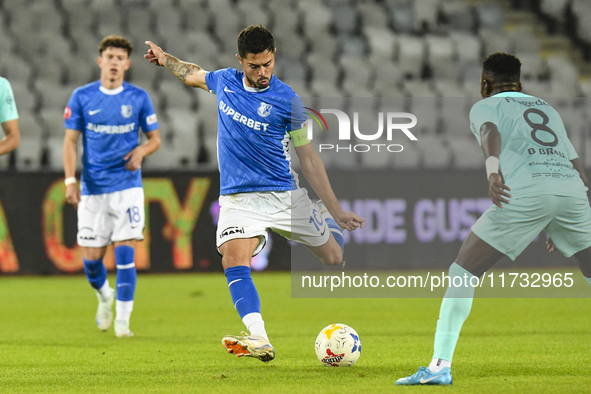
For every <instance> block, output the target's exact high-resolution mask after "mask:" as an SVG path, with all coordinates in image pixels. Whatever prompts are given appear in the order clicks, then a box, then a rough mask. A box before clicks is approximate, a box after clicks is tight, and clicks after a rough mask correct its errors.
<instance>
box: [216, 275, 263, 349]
mask: <svg viewBox="0 0 591 394" xmlns="http://www.w3.org/2000/svg"><path fill="white" fill-rule="evenodd" d="M225 274H226V278H227V280H228V288H229V289H230V295H231V296H232V302H234V307H235V308H236V310H237V311H238V314H239V315H240V318H241V319H242V322H243V323H244V325H245V326H246V329H247V330H248V331H249V332H250V334H251V335H260V336H262V337H264V338H265V339H267V340H268V337H267V333H266V331H265V322H264V321H263V317H262V316H261V301H260V299H259V294H258V292H257V289H256V287H255V286H254V283H253V281H252V277H251V276H250V268H249V267H246V266H243V265H240V266H237V267H230V268H228V269H226V271H225Z"/></svg>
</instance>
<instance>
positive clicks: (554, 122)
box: [470, 92, 587, 198]
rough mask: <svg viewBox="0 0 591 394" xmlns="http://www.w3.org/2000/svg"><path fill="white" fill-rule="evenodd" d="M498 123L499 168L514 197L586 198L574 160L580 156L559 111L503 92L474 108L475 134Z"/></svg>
mask: <svg viewBox="0 0 591 394" xmlns="http://www.w3.org/2000/svg"><path fill="white" fill-rule="evenodd" d="M486 122H490V123H494V124H495V125H496V126H497V128H498V130H499V133H500V134H501V154H500V157H499V169H500V171H501V173H502V175H503V177H504V179H505V184H506V185H507V186H509V187H510V188H511V191H510V192H509V193H510V194H511V196H512V197H513V198H516V197H522V196H531V195H540V194H554V195H558V196H580V195H581V194H585V193H586V191H587V187H586V186H585V185H584V183H583V180H582V179H581V177H580V175H579V172H578V171H577V170H576V169H575V168H574V167H573V165H572V163H571V160H574V159H576V158H577V157H578V155H577V153H576V152H575V148H574V147H573V145H572V143H571V142H570V140H569V139H568V137H567V135H566V130H565V128H564V123H563V122H562V118H561V117H560V115H559V114H558V112H557V111H556V110H555V109H554V108H552V107H551V106H550V105H549V104H548V103H547V102H546V101H544V100H542V99H539V98H537V97H533V96H529V95H527V94H523V93H520V92H503V93H499V94H497V95H494V96H492V97H489V98H486V99H484V100H481V101H479V102H478V103H476V104H474V106H473V107H472V110H471V111H470V124H471V129H472V133H474V136H476V139H477V140H478V143H479V144H481V145H482V143H481V141H480V128H481V127H482V125H483V124H484V123H486Z"/></svg>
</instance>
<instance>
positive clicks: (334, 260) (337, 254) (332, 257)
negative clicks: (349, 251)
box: [321, 247, 343, 265]
mask: <svg viewBox="0 0 591 394" xmlns="http://www.w3.org/2000/svg"><path fill="white" fill-rule="evenodd" d="M321 260H322V263H323V264H324V265H338V264H341V263H342V262H343V251H342V250H341V248H340V247H339V248H338V249H337V248H333V249H332V250H330V252H329V253H327V254H326V255H325V256H323V258H322V259H321Z"/></svg>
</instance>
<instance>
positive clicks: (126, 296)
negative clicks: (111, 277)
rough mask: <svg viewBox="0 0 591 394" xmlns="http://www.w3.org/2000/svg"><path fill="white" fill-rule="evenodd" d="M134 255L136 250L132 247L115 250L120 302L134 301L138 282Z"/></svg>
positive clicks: (118, 298) (120, 247)
mask: <svg viewBox="0 0 591 394" xmlns="http://www.w3.org/2000/svg"><path fill="white" fill-rule="evenodd" d="M134 255H135V250H134V249H133V248H132V247H131V246H126V245H122V246H117V247H116V248H115V262H116V264H117V300H118V301H133V295H134V293H135V283H136V281H137V274H136V272H135V262H134V260H133V259H134Z"/></svg>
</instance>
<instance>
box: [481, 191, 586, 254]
mask: <svg viewBox="0 0 591 394" xmlns="http://www.w3.org/2000/svg"><path fill="white" fill-rule="evenodd" d="M542 230H544V231H546V232H547V233H548V235H550V238H551V239H552V241H553V242H554V245H556V248H557V249H558V250H559V251H560V252H561V253H562V254H563V255H564V256H565V257H571V256H572V255H573V254H575V253H577V252H580V251H581V250H584V249H587V248H589V247H591V208H590V207H589V201H588V200H587V196H586V195H585V196H577V197H572V196H556V195H553V194H542V195H537V196H528V197H520V198H515V199H510V200H509V204H503V209H501V208H499V207H497V206H496V205H493V206H491V207H490V208H489V209H488V210H487V211H486V212H484V213H483V214H482V216H481V217H480V218H479V219H478V220H477V221H476V223H474V226H472V232H473V233H474V234H476V235H477V236H478V237H479V238H480V239H482V240H483V241H484V242H486V243H487V244H489V245H490V246H492V247H493V248H495V249H497V250H498V251H499V252H501V253H504V254H505V255H507V256H509V258H511V260H515V259H516V258H517V256H519V255H520V254H521V252H523V251H524V250H525V248H526V247H527V246H528V245H529V244H530V243H531V241H533V240H534V238H535V237H537V236H538V234H540V232H542Z"/></svg>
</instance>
